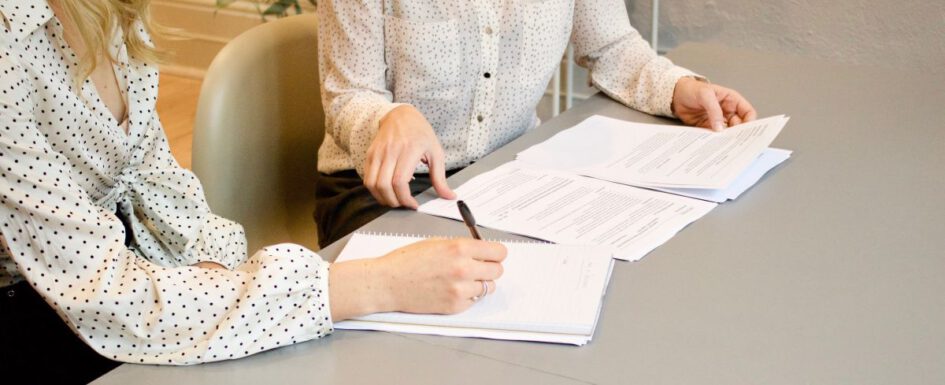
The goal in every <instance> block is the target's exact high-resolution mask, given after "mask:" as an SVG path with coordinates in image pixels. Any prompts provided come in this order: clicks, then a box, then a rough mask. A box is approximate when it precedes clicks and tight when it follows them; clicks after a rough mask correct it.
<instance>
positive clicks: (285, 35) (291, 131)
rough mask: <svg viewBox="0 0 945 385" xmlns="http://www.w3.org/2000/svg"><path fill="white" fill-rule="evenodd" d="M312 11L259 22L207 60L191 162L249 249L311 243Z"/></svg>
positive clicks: (316, 132)
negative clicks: (239, 228)
mask: <svg viewBox="0 0 945 385" xmlns="http://www.w3.org/2000/svg"><path fill="white" fill-rule="evenodd" d="M316 24H317V23H316V19H315V16H314V15H300V16H291V17H287V18H284V19H280V20H277V21H271V22H268V23H265V24H262V25H260V26H257V27H255V28H253V29H251V30H249V31H246V32H245V33H243V34H241V35H239V36H238V37H237V38H236V39H233V40H232V41H231V42H229V43H228V44H227V45H226V47H224V48H223V50H221V51H220V53H219V54H218V55H217V57H216V58H215V59H214V60H213V63H212V64H211V65H210V68H209V69H208V70H207V75H206V77H205V78H204V81H203V87H202V88H201V90H200V101H199V104H198V106H197V117H196V122H195V124H194V141H193V169H194V173H196V174H197V176H198V177H200V180H201V181H202V182H203V186H204V189H205V191H206V194H207V201H208V202H209V204H210V208H211V209H212V210H213V211H214V212H215V213H217V214H218V215H220V216H223V217H226V218H229V219H232V220H234V221H237V222H239V223H241V224H242V225H243V227H244V228H245V229H246V237H247V240H248V242H249V243H248V246H249V252H250V253H252V252H253V251H255V250H256V249H258V248H259V247H261V246H265V245H269V244H274V243H279V242H293V243H298V244H301V245H305V246H307V247H309V248H312V249H313V250H315V249H316V248H317V245H318V242H317V239H316V237H317V233H316V228H315V223H314V221H313V219H312V210H313V209H314V207H315V202H314V198H315V179H314V178H315V173H316V159H317V155H318V146H319V145H320V144H321V141H322V138H323V137H324V122H325V115H324V112H323V110H322V102H321V96H320V94H319V81H318V58H317V49H318V48H317V41H316V36H317V25H316Z"/></svg>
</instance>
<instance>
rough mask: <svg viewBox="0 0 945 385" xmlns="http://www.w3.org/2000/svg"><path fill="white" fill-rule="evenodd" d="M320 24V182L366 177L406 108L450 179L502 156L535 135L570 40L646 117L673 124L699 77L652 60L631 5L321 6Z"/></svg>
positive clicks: (608, 88) (548, 0)
mask: <svg viewBox="0 0 945 385" xmlns="http://www.w3.org/2000/svg"><path fill="white" fill-rule="evenodd" d="M318 18H319V25H318V27H319V42H318V43H319V70H320V74H321V77H322V99H323V101H324V106H325V112H326V116H327V120H328V122H327V133H326V135H325V141H324V142H323V143H322V147H321V149H320V150H319V154H318V155H319V159H318V167H319V171H322V172H325V173H332V172H337V171H342V170H352V169H355V170H357V171H358V173H359V174H363V171H364V170H363V166H364V160H365V154H366V153H367V149H368V147H369V146H370V145H371V141H372V140H373V139H374V136H375V134H376V133H377V129H378V122H379V121H380V119H381V118H382V117H383V116H384V115H385V114H387V112H389V111H390V110H391V109H393V108H394V107H397V106H399V105H401V104H410V105H413V106H414V107H416V108H417V109H418V110H419V111H420V112H421V113H423V115H424V116H425V117H426V118H427V120H428V121H429V122H430V124H431V125H432V126H433V129H434V130H435V131H436V134H437V137H438V139H439V141H440V144H442V146H443V149H444V151H445V153H446V167H447V168H448V169H455V168H459V167H464V166H466V165H468V164H469V163H471V162H473V161H475V160H477V159H479V158H481V157H483V156H485V155H486V154H488V153H490V152H492V151H494V150H496V149H498V148H499V147H501V146H502V145H504V144H506V143H508V142H509V141H511V140H512V139H515V138H517V137H518V136H520V135H521V134H523V133H524V132H525V131H527V130H528V129H531V128H533V127H535V126H537V125H538V123H539V121H538V117H537V116H536V114H535V107H536V105H537V104H538V101H539V100H540V99H541V97H542V95H544V92H545V88H546V86H547V85H548V82H549V80H550V79H551V77H552V75H553V74H554V71H555V70H556V68H557V67H558V64H559V63H560V62H561V59H562V56H563V54H564V52H565V49H566V48H567V45H568V42H569V41H570V42H571V43H573V44H574V49H575V58H576V61H577V64H578V65H581V66H584V67H586V68H588V69H589V70H590V81H591V82H592V83H593V85H594V86H595V87H597V88H598V89H600V90H601V91H603V92H604V93H606V94H607V95H609V96H611V97H613V98H614V99H616V100H618V101H620V102H622V103H624V104H626V105H627V106H630V107H632V108H635V109H638V110H640V111H643V112H647V113H651V114H661V115H666V116H671V115H672V113H671V111H670V105H671V103H672V98H673V89H674V87H675V85H676V81H677V80H678V79H679V78H680V77H683V76H694V74H693V73H692V72H689V71H688V70H686V69H683V68H680V67H677V66H674V65H673V64H672V63H671V62H670V61H669V60H667V59H666V58H663V57H660V56H657V55H656V54H655V53H654V52H653V50H652V49H651V48H650V46H649V45H648V44H647V43H646V42H645V41H644V40H643V39H642V38H641V37H640V34H639V33H637V31H636V30H635V29H633V28H632V27H631V26H630V22H629V18H628V16H627V10H626V6H625V4H624V0H537V1H536V0H532V1H527V0H479V1H442V0H383V1H382V0H365V1H350V0H319V1H318ZM417 172H427V168H426V166H425V165H420V167H418V169H417Z"/></svg>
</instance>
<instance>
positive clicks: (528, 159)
mask: <svg viewBox="0 0 945 385" xmlns="http://www.w3.org/2000/svg"><path fill="white" fill-rule="evenodd" d="M787 120H788V118H787V117H784V116H775V117H771V118H766V119H760V120H756V121H753V122H749V123H744V124H741V125H738V126H735V127H730V128H728V129H726V130H724V131H722V132H712V131H709V130H706V129H702V128H693V127H683V126H662V125H652V124H640V123H632V122H625V121H621V120H617V119H611V118H606V117H603V116H593V117H590V118H588V119H587V120H585V121H584V122H582V123H580V124H578V125H577V126H575V127H572V128H570V129H567V130H564V131H562V132H560V133H558V134H557V135H555V136H554V137H552V138H551V139H548V140H547V141H545V142H543V143H540V144H538V145H535V146H532V147H531V148H529V149H527V150H525V151H523V152H522V153H520V154H519V155H518V158H517V159H516V160H515V161H512V162H509V163H506V164H504V165H502V166H500V167H498V168H496V169H494V170H492V171H489V172H486V173H483V174H480V175H478V176H476V177H474V178H472V179H470V180H469V181H468V182H466V183H465V184H463V185H462V186H460V187H459V188H457V189H456V190H455V191H456V193H457V195H458V196H459V199H462V200H464V201H466V204H467V205H469V207H470V208H471V209H472V210H473V213H474V214H475V216H476V219H477V223H479V224H481V225H482V226H486V227H491V228H494V229H498V230H503V231H507V232H511V233H517V234H522V235H526V236H530V237H534V238H538V239H542V240H546V241H550V242H556V243H562V244H570V245H604V246H609V247H613V248H615V249H616V250H617V252H616V254H615V255H614V256H615V257H616V258H618V259H624V260H630V261H635V260H638V259H640V258H643V256H645V255H646V254H647V253H649V252H650V251H652V250H653V249H655V248H656V247H658V246H660V245H661V244H663V243H665V242H666V241H668V240H669V239H670V238H672V237H673V236H674V235H675V234H676V233H677V232H679V231H680V230H681V229H683V228H684V227H685V226H687V225H689V224H690V223H692V222H694V221H696V220H697V219H699V218H701V217H702V216H703V215H705V214H707V213H708V212H709V211H711V210H712V209H713V208H715V207H716V204H715V203H721V202H725V201H726V200H731V199H735V198H738V196H739V195H741V194H742V193H743V192H744V191H746V190H747V189H748V188H750V187H751V186H752V185H754V184H755V183H756V182H757V181H758V180H760V179H761V177H762V176H763V175H764V174H765V173H766V172H768V171H769V170H770V169H772V168H773V167H774V166H776V165H778V164H780V163H781V162H783V161H784V160H786V159H787V158H788V157H789V156H790V155H791V152H790V151H787V150H778V149H769V148H768V145H769V144H770V143H771V141H772V140H773V139H774V138H775V136H777V135H778V133H779V132H780V131H781V129H782V128H783V127H784V124H785V123H786V122H787ZM638 187H642V188H638ZM667 192H668V193H671V194H667ZM692 198H695V199H692ZM419 211H420V212H423V213H427V214H431V215H436V216H442V217H447V218H453V219H457V220H459V219H461V218H460V216H459V213H458V212H457V210H456V204H455V202H453V201H448V200H444V199H435V200H432V201H429V202H427V203H425V204H423V205H421V206H420V208H419Z"/></svg>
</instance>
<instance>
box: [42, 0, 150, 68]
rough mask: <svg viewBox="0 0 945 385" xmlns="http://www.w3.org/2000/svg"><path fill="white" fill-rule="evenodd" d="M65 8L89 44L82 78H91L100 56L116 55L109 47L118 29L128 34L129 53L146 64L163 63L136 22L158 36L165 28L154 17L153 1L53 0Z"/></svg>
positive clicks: (80, 63) (80, 62)
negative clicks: (151, 7)
mask: <svg viewBox="0 0 945 385" xmlns="http://www.w3.org/2000/svg"><path fill="white" fill-rule="evenodd" d="M51 1H55V2H56V3H57V4H58V5H60V6H61V7H62V10H63V12H65V14H66V17H69V18H70V19H72V22H73V23H72V24H74V25H75V27H76V29H77V30H78V32H79V37H80V38H81V39H82V42H83V43H84V44H85V52H84V54H83V55H82V57H80V58H79V68H78V76H79V81H82V80H85V79H86V78H88V77H89V75H90V74H91V73H92V71H94V70H95V68H96V67H97V66H98V65H99V58H100V57H102V56H105V57H107V58H108V59H109V60H111V61H117V58H115V57H112V54H111V51H110V50H109V49H108V46H109V44H110V43H111V41H112V37H113V36H114V33H115V32H116V30H117V29H118V28H120V29H121V31H122V35H123V36H124V44H125V46H126V47H127V50H128V56H129V57H131V58H134V59H136V60H140V61H143V62H146V63H151V64H155V63H159V62H160V61H161V58H162V55H161V53H160V52H159V51H158V50H157V49H155V48H154V46H152V45H151V44H150V43H149V42H148V41H147V40H146V39H145V36H142V35H141V34H140V33H138V31H137V30H135V28H136V24H135V22H136V21H140V22H141V25H142V26H143V27H144V30H145V32H147V33H148V34H149V35H151V36H154V35H155V34H160V33H161V32H163V29H162V28H161V27H159V26H158V25H156V24H155V23H154V21H152V20H151V11H150V8H149V6H150V4H151V0H51ZM103 54H104V55H103Z"/></svg>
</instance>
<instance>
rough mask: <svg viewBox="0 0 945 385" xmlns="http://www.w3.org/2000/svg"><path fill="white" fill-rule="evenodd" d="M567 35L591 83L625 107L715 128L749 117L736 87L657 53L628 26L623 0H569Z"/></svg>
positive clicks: (748, 108)
mask: <svg viewBox="0 0 945 385" xmlns="http://www.w3.org/2000/svg"><path fill="white" fill-rule="evenodd" d="M571 40H572V42H573V43H574V46H575V58H576V61H577V62H578V64H579V65H581V66H583V67H587V68H589V69H590V70H591V81H592V82H593V83H594V85H595V86H596V87H597V88H599V89H600V90H601V91H603V92H604V93H606V94H607V95H609V96H610V97H612V98H614V99H616V100H617V101H619V102H621V103H624V104H626V105H627V106H629V107H631V108H634V109H637V110H640V111H643V112H646V113H649V114H658V115H664V116H675V117H679V118H680V119H681V120H682V121H683V122H684V123H686V124H689V125H693V126H699V127H704V128H712V129H715V130H720V129H722V128H723V127H724V126H725V125H733V124H738V123H741V122H743V121H749V120H752V119H754V118H755V110H754V108H753V107H752V106H751V104H750V103H748V101H747V100H745V98H743V97H742V96H741V95H740V94H739V93H738V92H735V91H734V90H731V89H728V88H725V87H720V86H717V85H712V84H708V83H706V82H704V81H702V82H700V81H693V80H694V79H702V78H701V77H699V76H698V75H696V74H694V73H692V72H691V71H689V70H687V69H685V68H682V67H679V66H676V65H674V64H673V63H672V62H670V61H669V59H666V58H665V57H661V56H659V55H657V54H656V52H654V50H653V48H652V47H650V45H649V44H648V43H647V42H646V41H645V40H643V38H642V37H640V34H639V33H638V32H637V30H636V29H634V28H633V27H632V26H630V21H629V20H628V19H627V9H626V5H625V4H624V2H623V0H575V4H574V29H573V32H572V36H571ZM702 80H704V79H702Z"/></svg>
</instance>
